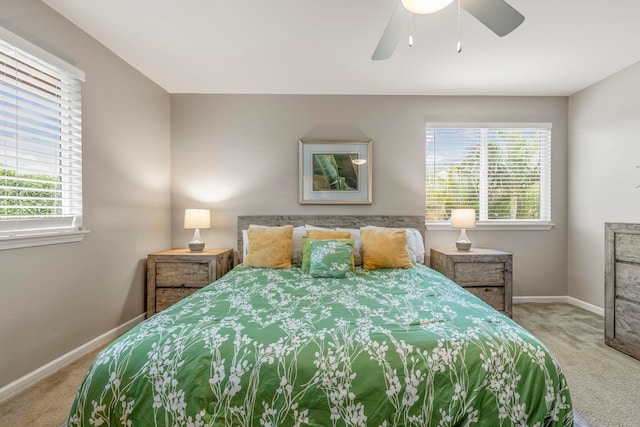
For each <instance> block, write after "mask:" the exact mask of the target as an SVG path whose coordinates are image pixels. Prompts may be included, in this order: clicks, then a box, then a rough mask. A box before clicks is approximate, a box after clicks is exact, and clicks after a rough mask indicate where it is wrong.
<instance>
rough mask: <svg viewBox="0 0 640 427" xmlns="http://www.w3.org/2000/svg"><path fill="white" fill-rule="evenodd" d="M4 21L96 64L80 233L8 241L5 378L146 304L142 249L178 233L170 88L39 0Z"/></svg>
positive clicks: (2, 315) (1, 299) (0, 11)
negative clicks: (173, 228)
mask: <svg viewBox="0 0 640 427" xmlns="http://www.w3.org/2000/svg"><path fill="white" fill-rule="evenodd" d="M0 25H2V26H3V27H5V28H7V29H8V30H10V31H12V32H14V33H16V34H17V35H19V36H21V37H23V38H25V39H27V40H29V41H31V42H32V43H35V44H36V45H38V46H40V47H41V48H44V49H46V50H49V51H50V52H51V53H53V54H56V55H58V56H60V57H62V58H63V59H65V60H67V61H68V62H70V63H72V64H74V65H76V66H77V67H79V68H80V69H82V70H84V71H85V73H86V82H85V84H84V86H83V162H84V164H83V168H84V183H83V185H84V191H83V193H84V214H85V215H84V223H85V226H86V228H88V229H89V230H91V234H89V235H88V236H87V237H86V239H85V240H84V241H83V242H81V243H68V244H60V245H51V246H40V247H35V248H25V249H13V250H4V251H0V349H2V350H0V388H1V387H2V386H4V385H6V384H8V383H10V382H12V381H14V380H16V379H17V378H20V377H22V376H24V375H26V374H28V373H30V372H32V371H34V370H35V369H37V368H39V367H41V366H43V365H45V364H47V363H49V362H51V361H52V360H54V359H56V358H57V357H59V356H61V355H63V354H65V353H68V352H70V351H72V350H74V349H76V348H77V347H79V346H81V345H82V344H85V343H87V342H88V341H90V340H92V339H94V338H96V337H98V336H99V335H101V334H103V333H105V332H107V331H109V330H111V329H113V328H115V327H117V326H119V325H121V324H123V323H125V322H127V321H129V320H131V319H133V318H135V317H136V316H138V315H140V314H141V313H143V311H144V259H145V257H146V254H147V253H148V252H150V251H155V250H160V249H164V248H166V247H168V246H169V244H170V215H169V212H170V172H169V171H170V157H169V156H170V151H169V146H170V139H169V138H170V133H169V124H170V117H169V116H170V97H169V95H168V94H167V93H166V92H165V91H164V90H162V89H161V88H159V87H158V86H157V85H155V84H154V83H152V82H151V81H149V79H147V78H146V77H144V76H143V75H141V74H139V73H138V72H137V71H135V70H134V69H133V68H131V67H130V66H129V65H127V64H125V63H124V62H123V61H122V60H121V59H119V58H118V57H116V56H115V55H114V54H113V53H111V52H110V51H108V50H107V49H106V48H105V47H104V46H102V45H100V44H99V43H97V42H96V41H95V40H93V39H92V38H90V37H88V36H87V35H86V34H84V33H83V32H81V31H80V30H79V29H77V28H76V27H74V26H73V25H71V24H70V23H69V22H68V21H66V20H65V19H63V18H62V17H60V16H59V15H58V14H56V13H55V12H53V11H52V10H51V9H49V8H48V7H46V6H44V4H43V3H41V2H40V1H37V0H2V2H1V6H0Z"/></svg>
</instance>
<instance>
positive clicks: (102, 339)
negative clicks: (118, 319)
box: [0, 314, 145, 402]
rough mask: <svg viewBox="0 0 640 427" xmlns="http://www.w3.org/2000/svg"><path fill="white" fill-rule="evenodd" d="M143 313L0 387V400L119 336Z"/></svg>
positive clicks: (139, 319)
mask: <svg viewBox="0 0 640 427" xmlns="http://www.w3.org/2000/svg"><path fill="white" fill-rule="evenodd" d="M144 317H145V315H144V314H141V315H139V316H137V317H135V318H133V319H131V320H129V321H128V322H126V323H124V324H122V325H120V326H118V327H116V328H114V329H112V330H110V331H108V332H105V333H104V334H102V335H100V336H99V337H97V338H94V339H92V340H91V341H89V342H88V343H86V344H83V345H81V346H80V347H78V348H76V349H74V350H71V351H70V352H68V353H66V354H63V355H62V356H60V357H58V358H57V359H55V360H53V361H51V362H49V363H47V364H46V365H44V366H41V367H40V368H38V369H36V370H35V371H33V372H31V373H29V374H27V375H25V376H23V377H22V378H18V379H17V380H15V381H14V382H12V383H10V384H7V385H6V386H4V387H2V388H0V402H4V401H5V400H7V399H10V398H11V397H13V396H15V395H16V394H18V393H20V392H21V391H23V390H25V389H26V388H28V387H29V386H31V385H33V384H35V383H37V382H38V381H40V380H43V379H44V378H46V377H48V376H49V375H51V374H53V373H54V372H56V371H58V370H60V369H62V368H64V367H65V366H67V365H69V364H71V363H73V362H75V361H76V360H78V359H79V358H81V357H82V356H84V355H85V354H88V353H90V352H92V351H93V350H95V349H97V348H100V346H102V345H104V344H106V343H108V342H109V341H111V340H113V339H114V338H117V337H119V336H120V335H122V334H123V333H125V332H127V331H128V330H129V329H131V328H133V327H134V326H136V325H137V324H138V323H140V322H142V321H143V320H144Z"/></svg>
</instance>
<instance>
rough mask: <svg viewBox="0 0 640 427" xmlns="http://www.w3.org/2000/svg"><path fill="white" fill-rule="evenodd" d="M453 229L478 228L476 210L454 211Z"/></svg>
mask: <svg viewBox="0 0 640 427" xmlns="http://www.w3.org/2000/svg"><path fill="white" fill-rule="evenodd" d="M451 228H476V210H475V209H452V210H451Z"/></svg>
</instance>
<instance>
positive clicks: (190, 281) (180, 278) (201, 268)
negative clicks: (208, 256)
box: [156, 262, 213, 288]
mask: <svg viewBox="0 0 640 427" xmlns="http://www.w3.org/2000/svg"><path fill="white" fill-rule="evenodd" d="M210 268H211V267H210V265H209V263H186V262H158V263H156V287H158V288H173V287H197V288H201V287H203V286H206V285H208V284H209V283H210V282H212V281H213V280H211V278H212V277H211V273H210V271H209V270H210Z"/></svg>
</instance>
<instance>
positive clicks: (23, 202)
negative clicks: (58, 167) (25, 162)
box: [0, 169, 61, 217]
mask: <svg viewBox="0 0 640 427" xmlns="http://www.w3.org/2000/svg"><path fill="white" fill-rule="evenodd" d="M60 189H61V185H60V182H59V178H57V177H53V176H51V175H44V174H43V175H37V174H18V173H16V172H15V171H13V170H10V169H0V217H22V216H33V215H37V216H49V215H59V214H60V198H59V197H60V196H59V192H60Z"/></svg>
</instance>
